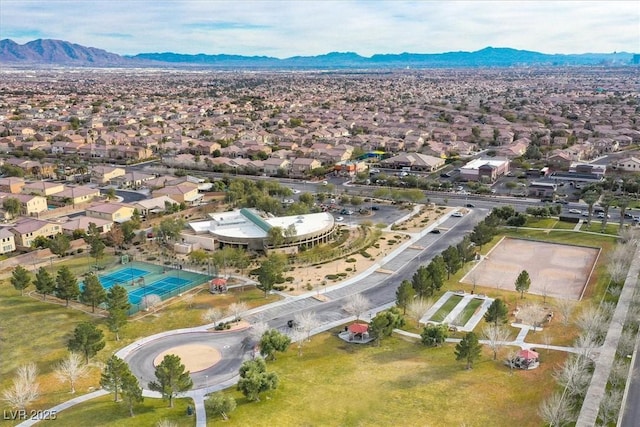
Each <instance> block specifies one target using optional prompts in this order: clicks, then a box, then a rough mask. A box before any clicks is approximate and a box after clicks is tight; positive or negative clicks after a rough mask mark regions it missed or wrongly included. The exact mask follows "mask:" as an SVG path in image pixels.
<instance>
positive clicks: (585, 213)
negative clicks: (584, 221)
mask: <svg viewBox="0 0 640 427" xmlns="http://www.w3.org/2000/svg"><path fill="white" fill-rule="evenodd" d="M580 215H582V216H589V211H582V212H580Z"/></svg>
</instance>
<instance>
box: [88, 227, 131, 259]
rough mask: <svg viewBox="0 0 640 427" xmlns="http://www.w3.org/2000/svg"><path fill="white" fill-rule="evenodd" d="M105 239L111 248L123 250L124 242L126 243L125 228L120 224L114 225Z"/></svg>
mask: <svg viewBox="0 0 640 427" xmlns="http://www.w3.org/2000/svg"><path fill="white" fill-rule="evenodd" d="M125 224H126V223H125ZM123 225H124V224H123ZM104 237H105V239H106V243H107V244H108V245H109V246H111V247H114V248H116V249H117V248H121V247H122V246H123V245H124V242H125V238H124V230H123V226H122V225H119V224H114V226H113V227H111V230H109V231H108V232H107V233H106V234H105V235H104ZM91 256H93V254H91ZM93 257H94V258H95V256H93ZM97 262H98V261H97V260H96V263H97Z"/></svg>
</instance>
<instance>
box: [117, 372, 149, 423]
mask: <svg viewBox="0 0 640 427" xmlns="http://www.w3.org/2000/svg"><path fill="white" fill-rule="evenodd" d="M122 399H123V400H124V401H125V402H126V403H127V407H128V408H129V415H130V416H132V417H133V405H135V404H136V403H141V402H142V401H144V397H143V396H142V387H140V384H139V383H138V379H137V378H136V377H135V375H133V374H132V373H131V372H130V371H129V372H126V373H125V374H124V376H123V377H122Z"/></svg>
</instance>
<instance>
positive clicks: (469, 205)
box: [466, 203, 476, 208]
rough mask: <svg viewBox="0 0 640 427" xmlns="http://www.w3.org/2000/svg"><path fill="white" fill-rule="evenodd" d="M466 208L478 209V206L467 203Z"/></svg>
mask: <svg viewBox="0 0 640 427" xmlns="http://www.w3.org/2000/svg"><path fill="white" fill-rule="evenodd" d="M466 206H467V207H468V208H475V207H476V205H474V204H473V203H467V204H466Z"/></svg>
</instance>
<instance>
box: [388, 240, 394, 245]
mask: <svg viewBox="0 0 640 427" xmlns="http://www.w3.org/2000/svg"><path fill="white" fill-rule="evenodd" d="M388 243H389V244H390V245H395V244H396V240H394V239H391V240H389V242H388Z"/></svg>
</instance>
